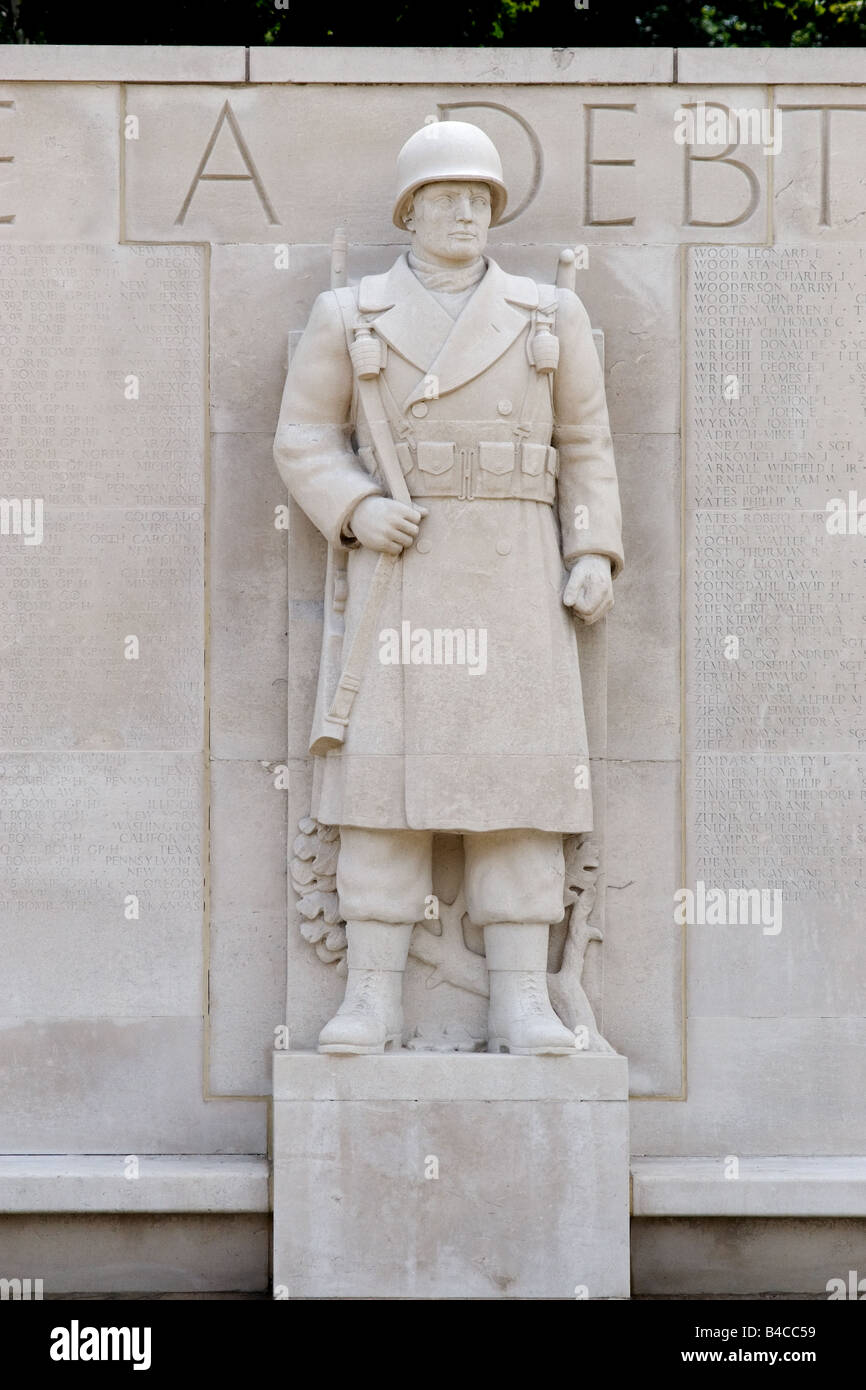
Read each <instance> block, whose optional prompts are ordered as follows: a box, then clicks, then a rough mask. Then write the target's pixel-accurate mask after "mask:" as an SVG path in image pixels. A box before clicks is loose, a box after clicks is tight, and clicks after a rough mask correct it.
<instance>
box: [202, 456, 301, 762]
mask: <svg viewBox="0 0 866 1390" xmlns="http://www.w3.org/2000/svg"><path fill="white" fill-rule="evenodd" d="M272 449H273V439H272V438H271V437H270V436H269V435H267V434H230V435H227V434H218V435H214V437H213V441H212V445H211V474H212V484H211V544H210V706H211V712H210V747H211V753H212V755H213V756H214V757H217V758H245V759H249V758H277V757H280V756H282V754H283V750H284V749H285V746H286V547H287V543H288V542H287V534H288V533H287V530H286V529H285V525H284V524H283V522H284V520H285V514H284V513H278V508H284V507H285V506H286V498H285V489H284V487H283V484H282V483H281V481H280V478H279V474H278V473H277V470H276V468H275V467H274V460H273V452H272ZM278 523H279V526H278Z"/></svg>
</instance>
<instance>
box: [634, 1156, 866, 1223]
mask: <svg viewBox="0 0 866 1390" xmlns="http://www.w3.org/2000/svg"><path fill="white" fill-rule="evenodd" d="M732 1157H733V1156H732ZM737 1163H738V1170H737V1169H734V1168H733V1165H732V1164H731V1162H730V1159H725V1158H635V1159H632V1163H631V1173H632V1215H633V1216H636V1217H639V1216H691V1217H702V1216H739V1217H750V1216H753V1217H762V1216H780V1217H784V1216H788V1217H791V1216H840V1217H856V1216H866V1157H860V1156H856V1157H850V1158H787V1157H785V1158H739V1159H738V1160H737ZM726 1170H727V1171H728V1172H732V1171H738V1175H737V1176H736V1177H726V1176H725V1172H726Z"/></svg>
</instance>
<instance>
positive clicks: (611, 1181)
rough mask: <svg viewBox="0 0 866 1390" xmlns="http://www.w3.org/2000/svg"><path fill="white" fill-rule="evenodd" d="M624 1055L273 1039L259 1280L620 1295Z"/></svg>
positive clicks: (366, 1289)
mask: <svg viewBox="0 0 866 1390" xmlns="http://www.w3.org/2000/svg"><path fill="white" fill-rule="evenodd" d="M627 1091H628V1074H627V1063H626V1059H625V1058H624V1057H617V1056H599V1055H588V1054H584V1055H580V1054H578V1055H573V1056H570V1057H518V1056H492V1055H487V1054H483V1053H470V1054H460V1055H455V1054H453V1053H452V1054H450V1055H444V1056H443V1055H438V1054H434V1053H426V1054H425V1053H421V1054H418V1053H412V1052H408V1051H405V1050H401V1051H399V1052H393V1053H388V1054H383V1055H379V1056H359V1057H335V1056H328V1055H321V1054H316V1053H312V1052H294V1053H292V1052H277V1053H275V1054H274V1291H275V1295H276V1297H277V1298H288V1299H298V1298H306V1299H355V1298H375V1299H439V1298H448V1299H454V1298H457V1299H512V1298H513V1299H534V1298H538V1299H549V1298H554V1299H574V1298H579V1299H582V1298H589V1299H611V1298H628V1296H629V1245H628V1237H629V1178H628V1102H627V1099H626V1097H627Z"/></svg>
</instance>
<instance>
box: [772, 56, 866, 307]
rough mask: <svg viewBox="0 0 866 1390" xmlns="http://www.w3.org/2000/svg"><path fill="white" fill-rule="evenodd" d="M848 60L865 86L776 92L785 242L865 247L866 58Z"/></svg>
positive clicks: (778, 233)
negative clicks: (865, 143) (865, 81)
mask: <svg viewBox="0 0 866 1390" xmlns="http://www.w3.org/2000/svg"><path fill="white" fill-rule="evenodd" d="M819 51H820V50H815V52H814V53H813V54H812V55H811V56H812V57H813V58H815V57H817V56H818V52H819ZM842 52H843V53H844V52H845V50H842ZM846 56H847V59H848V62H849V63H851V62H853V63H855V64H856V65H857V72H856V74H854V73H852V74H851V78H849V81H850V80H851V79H852V78H855V77H856V78H857V79H859V82H860V85H857V86H853V85H852V86H846V87H838V86H832V87H830V86H821V87H813V86H800V87H777V88H776V91H775V93H774V98H775V104H776V108H777V110H778V111H780V112H781V116H782V133H783V139H782V148H781V151H780V153H779V156H778V158H777V160H776V165H777V168H776V180H775V186H776V190H777V192H776V195H775V198H774V206H773V221H774V226H775V238H776V241H777V242H779V243H785V242H791V243H793V244H794V245H799V246H802V247H804V248H806V247H811V246H813V245H814V244H815V243H818V244H821V243H827V242H848V243H850V242H861V241H862V240H863V237H864V232H866V187H864V180H863V161H862V158H861V154H862V149H863V138H864V133H866V85H863V77H864V71H863V62H862V54H860V53H858V52H857V50H855V49H851V50H848V53H847V55H846ZM785 80H786V81H791V80H796V79H792V78H790V77H786V78H785ZM807 80H808V79H807ZM812 80H813V81H814V80H815V79H812ZM818 80H820V79H818ZM849 254H851V255H853V253H851V252H849ZM849 312H850V311H849Z"/></svg>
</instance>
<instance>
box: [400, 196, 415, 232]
mask: <svg viewBox="0 0 866 1390" xmlns="http://www.w3.org/2000/svg"><path fill="white" fill-rule="evenodd" d="M403 226H404V227H405V228H406V231H407V232H414V230H415V199H414V198H410V199H409V202H408V204H407V207H406V211H405V212H404V213H403Z"/></svg>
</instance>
